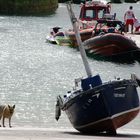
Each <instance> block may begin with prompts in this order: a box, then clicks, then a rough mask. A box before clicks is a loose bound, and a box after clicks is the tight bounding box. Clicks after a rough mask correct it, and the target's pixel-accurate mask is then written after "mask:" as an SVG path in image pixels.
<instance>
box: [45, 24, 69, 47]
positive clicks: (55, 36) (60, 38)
mask: <svg viewBox="0 0 140 140" xmlns="http://www.w3.org/2000/svg"><path fill="white" fill-rule="evenodd" d="M60 29H61V27H57V26H56V27H53V28H52V31H50V34H49V35H48V36H47V37H46V42H48V43H51V44H56V45H60V46H70V44H71V41H70V39H69V38H68V37H67V36H66V35H65V33H64V32H62V31H59V30H60Z"/></svg>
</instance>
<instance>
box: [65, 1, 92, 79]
mask: <svg viewBox="0 0 140 140" xmlns="http://www.w3.org/2000/svg"><path fill="white" fill-rule="evenodd" d="M67 9H68V13H69V16H70V19H71V23H72V25H73V29H74V32H75V36H76V40H77V43H78V46H79V50H80V53H81V57H82V60H83V63H84V66H85V70H86V73H87V76H88V77H91V76H92V72H91V69H90V67H89V63H88V61H87V56H86V52H85V49H84V46H83V44H82V41H81V36H80V33H79V26H78V24H77V22H78V21H77V18H76V17H75V15H74V12H73V11H72V7H71V3H70V2H69V3H67Z"/></svg>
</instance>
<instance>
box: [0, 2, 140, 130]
mask: <svg viewBox="0 0 140 140" xmlns="http://www.w3.org/2000/svg"><path fill="white" fill-rule="evenodd" d="M129 6H130V4H125V3H124V4H113V5H112V13H117V18H119V19H121V20H123V14H124V12H125V10H126V9H127V8H128V7H129ZM133 7H134V12H135V15H136V16H137V17H138V18H139V19H140V16H139V13H140V4H133ZM73 9H74V12H75V14H76V16H77V17H78V15H79V9H80V5H74V6H73ZM54 26H60V27H63V30H66V29H69V28H71V27H72V26H71V23H70V19H69V16H68V12H67V8H66V5H65V4H59V8H58V9H57V11H56V13H55V14H53V15H50V16H44V17H32V16H28V17H24V16H23V17H21V16H0V104H10V105H13V104H15V105H16V108H15V113H14V116H13V118H12V125H13V127H40V128H58V129H61V128H63V129H69V128H72V126H71V124H70V122H69V120H68V118H67V117H66V115H65V113H62V115H61V117H60V120H59V121H58V122H57V121H56V120H55V103H56V97H57V95H59V94H60V95H63V94H65V93H66V92H67V91H69V90H72V88H73V87H74V79H75V78H80V77H86V73H85V69H84V66H83V63H82V60H81V56H80V54H79V51H77V50H76V49H72V48H69V47H66V46H57V45H52V44H49V43H46V42H45V41H46V36H47V35H48V34H49V32H50V28H52V27H54ZM135 41H136V42H137V44H138V46H140V36H138V37H137V38H135ZM88 61H89V64H90V67H91V70H92V73H93V75H95V74H100V76H101V78H102V80H103V81H109V80H112V79H114V78H115V77H120V78H130V74H131V73H135V74H137V76H139V77H140V63H139V62H137V61H136V62H135V63H132V64H119V63H113V62H107V61H106V62H104V61H97V60H94V59H90V58H88ZM138 91H139V95H140V89H138ZM139 124H140V115H138V116H137V118H136V119H135V120H134V121H132V122H131V123H129V124H128V125H126V126H124V127H123V128H122V129H128V130H130V131H131V129H133V130H136V131H139V130H140V125H139Z"/></svg>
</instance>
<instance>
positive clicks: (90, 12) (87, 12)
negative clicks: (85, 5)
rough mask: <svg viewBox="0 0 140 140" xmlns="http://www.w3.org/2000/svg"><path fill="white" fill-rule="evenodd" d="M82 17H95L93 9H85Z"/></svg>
mask: <svg viewBox="0 0 140 140" xmlns="http://www.w3.org/2000/svg"><path fill="white" fill-rule="evenodd" d="M84 18H89V19H93V18H96V15H95V10H90V9H88V10H86V11H85V15H84Z"/></svg>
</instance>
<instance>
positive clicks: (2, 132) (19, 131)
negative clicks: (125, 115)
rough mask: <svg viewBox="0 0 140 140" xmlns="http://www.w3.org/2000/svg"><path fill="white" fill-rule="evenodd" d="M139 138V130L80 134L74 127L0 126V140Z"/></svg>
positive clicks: (127, 139) (122, 139)
mask: <svg viewBox="0 0 140 140" xmlns="http://www.w3.org/2000/svg"><path fill="white" fill-rule="evenodd" d="M90 139H92V140H104V139H107V140H114V139H115V140H116V139H118V140H129V139H132V140H139V139H140V133H139V132H135V133H134V132H118V134H117V136H107V135H105V134H100V135H82V134H80V133H79V132H77V131H76V130H74V129H71V130H62V129H60V130H59V129H48V128H0V140H90Z"/></svg>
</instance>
